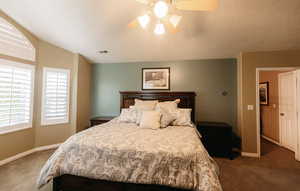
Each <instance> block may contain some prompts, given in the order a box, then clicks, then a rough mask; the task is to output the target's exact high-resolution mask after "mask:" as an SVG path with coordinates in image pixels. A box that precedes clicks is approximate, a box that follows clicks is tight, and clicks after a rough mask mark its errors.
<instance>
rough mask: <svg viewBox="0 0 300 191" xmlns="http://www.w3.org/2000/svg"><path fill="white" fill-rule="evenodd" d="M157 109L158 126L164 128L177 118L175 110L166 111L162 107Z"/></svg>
mask: <svg viewBox="0 0 300 191" xmlns="http://www.w3.org/2000/svg"><path fill="white" fill-rule="evenodd" d="M157 111H159V112H160V114H161V119H160V127H161V128H166V127H168V126H169V125H170V124H171V123H172V122H173V121H175V119H177V112H176V111H168V110H166V109H164V108H162V109H158V110H157Z"/></svg>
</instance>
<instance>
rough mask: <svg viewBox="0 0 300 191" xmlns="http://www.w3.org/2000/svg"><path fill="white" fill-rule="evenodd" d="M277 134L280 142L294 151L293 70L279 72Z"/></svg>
mask: <svg viewBox="0 0 300 191" xmlns="http://www.w3.org/2000/svg"><path fill="white" fill-rule="evenodd" d="M279 134H280V144H281V145H282V146H283V147H285V148H287V149H289V150H291V151H294V152H295V151H296V146H297V107H296V73H295V72H286V73H281V74H279Z"/></svg>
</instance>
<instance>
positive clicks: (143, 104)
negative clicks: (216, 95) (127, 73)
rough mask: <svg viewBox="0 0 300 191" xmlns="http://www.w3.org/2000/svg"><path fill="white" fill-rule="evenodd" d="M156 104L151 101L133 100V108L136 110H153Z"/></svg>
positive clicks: (155, 101)
mask: <svg viewBox="0 0 300 191" xmlns="http://www.w3.org/2000/svg"><path fill="white" fill-rule="evenodd" d="M157 103H158V101H157V100H151V101H144V100H139V99H135V100H134V107H135V108H136V109H140V110H143V111H145V110H147V111H148V110H154V109H155V107H156V104H157Z"/></svg>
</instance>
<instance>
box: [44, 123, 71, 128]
mask: <svg viewBox="0 0 300 191" xmlns="http://www.w3.org/2000/svg"><path fill="white" fill-rule="evenodd" d="M69 124H70V122H55V123H54V122H53V123H51V122H49V123H42V124H41V126H42V127H47V126H56V125H57V126H59V125H69Z"/></svg>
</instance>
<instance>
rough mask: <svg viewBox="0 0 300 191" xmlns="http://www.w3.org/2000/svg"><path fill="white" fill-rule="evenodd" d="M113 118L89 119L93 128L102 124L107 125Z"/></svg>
mask: <svg viewBox="0 0 300 191" xmlns="http://www.w3.org/2000/svg"><path fill="white" fill-rule="evenodd" d="M113 118H115V117H107V116H106V117H105V116H101V117H94V118H92V119H91V127H93V126H95V125H100V124H103V123H107V122H109V121H110V120H112V119H113Z"/></svg>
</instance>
